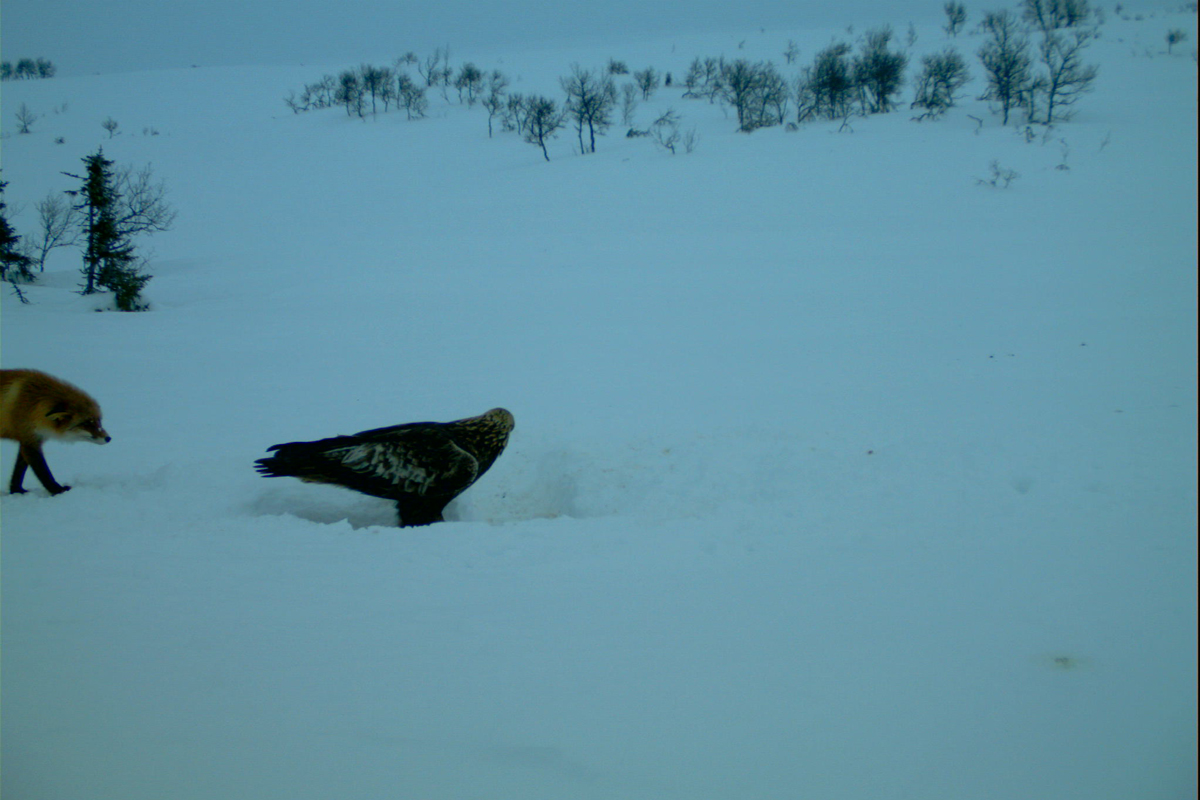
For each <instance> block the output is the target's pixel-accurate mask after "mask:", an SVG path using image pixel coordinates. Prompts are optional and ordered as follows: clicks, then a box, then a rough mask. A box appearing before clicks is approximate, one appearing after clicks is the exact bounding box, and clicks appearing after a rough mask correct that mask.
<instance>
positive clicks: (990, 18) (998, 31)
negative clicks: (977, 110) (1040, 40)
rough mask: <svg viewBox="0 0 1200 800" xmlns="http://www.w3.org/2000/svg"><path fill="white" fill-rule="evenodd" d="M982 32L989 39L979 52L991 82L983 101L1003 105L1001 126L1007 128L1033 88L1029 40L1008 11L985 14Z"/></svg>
mask: <svg viewBox="0 0 1200 800" xmlns="http://www.w3.org/2000/svg"><path fill="white" fill-rule="evenodd" d="M983 29H984V30H985V31H986V32H987V34H988V37H989V38H988V40H987V41H986V42H985V43H984V45H983V47H981V48H980V49H979V60H980V61H981V62H982V63H983V69H984V71H985V73H986V75H987V82H988V88H987V91H986V92H985V93H984V95H983V98H982V99H985V100H991V101H994V102H996V103H998V104H999V105H1000V110H1001V113H1002V114H1003V116H1004V119H1003V122H1002V123H1001V124H1004V125H1007V124H1008V114H1009V112H1010V111H1011V110H1012V109H1013V108H1015V107H1018V106H1020V105H1021V103H1022V102H1024V99H1025V98H1026V96H1027V95H1029V93H1030V92H1031V90H1032V87H1033V73H1032V71H1031V67H1032V65H1033V58H1032V57H1031V56H1030V54H1029V40H1028V39H1027V38H1025V35H1024V34H1023V33H1022V32H1021V24H1020V22H1019V21H1018V20H1017V18H1016V16H1015V15H1014V14H1012V13H1011V12H1009V11H1007V10H1005V11H999V12H994V13H988V14H985V15H984V18H983Z"/></svg>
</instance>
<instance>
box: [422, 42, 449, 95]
mask: <svg viewBox="0 0 1200 800" xmlns="http://www.w3.org/2000/svg"><path fill="white" fill-rule="evenodd" d="M449 65H450V48H449V47H439V48H437V49H436V50H434V51H433V55H431V56H429V57H428V58H426V59H425V61H423V62H421V63H419V64H417V73H418V74H420V76H421V77H422V78H424V79H425V86H426V88H430V89H431V88H433V87H434V86H437V85H438V84H439V83H440V82H441V81H442V78H443V77H445V75H446V71H447V70H448V69H449V68H450V66H449Z"/></svg>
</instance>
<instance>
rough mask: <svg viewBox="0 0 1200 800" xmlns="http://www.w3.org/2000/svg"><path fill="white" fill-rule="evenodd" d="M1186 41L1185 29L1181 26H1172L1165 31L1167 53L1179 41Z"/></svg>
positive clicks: (1168, 53)
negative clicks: (1172, 27)
mask: <svg viewBox="0 0 1200 800" xmlns="http://www.w3.org/2000/svg"><path fill="white" fill-rule="evenodd" d="M1186 41H1187V31H1185V30H1183V29H1182V28H1174V29H1172V30H1169V31H1167V55H1170V54H1171V50H1172V49H1173V48H1174V47H1175V45H1177V44H1179V43H1180V42H1186Z"/></svg>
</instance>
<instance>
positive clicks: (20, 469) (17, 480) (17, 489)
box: [8, 447, 28, 494]
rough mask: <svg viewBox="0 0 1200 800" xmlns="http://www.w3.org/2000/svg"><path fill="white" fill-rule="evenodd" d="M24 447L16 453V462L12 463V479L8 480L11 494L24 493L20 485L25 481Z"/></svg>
mask: <svg viewBox="0 0 1200 800" xmlns="http://www.w3.org/2000/svg"><path fill="white" fill-rule="evenodd" d="M24 450H25V448H24V447H22V448H21V450H20V451H19V452H18V453H17V463H16V464H14V465H13V474H12V480H10V481H9V482H8V490H9V491H10V492H12V493H13V494H25V489H24V488H23V487H22V486H21V484H22V483H24V482H25V467H26V466H28V465H27V464H26V463H25V453H24Z"/></svg>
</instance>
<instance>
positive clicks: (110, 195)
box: [70, 149, 150, 311]
mask: <svg viewBox="0 0 1200 800" xmlns="http://www.w3.org/2000/svg"><path fill="white" fill-rule="evenodd" d="M83 163H84V164H85V165H86V166H87V174H86V176H85V177H81V176H78V175H72V176H70V177H73V178H76V179H78V180H82V181H83V189H81V190H79V191H75V192H71V193H70V194H72V195H73V196H75V197H77V198H80V204H79V206H77V207H78V208H79V210H80V211H82V212H83V214H84V218H85V225H86V226H87V227H86V231H85V233H86V237H87V245H86V248H85V249H84V254H83V277H84V282H83V286H82V287H81V290H80V293H81V294H94V293H95V292H98V291H100V290H101V289H107V290H109V291H111V292H113V295H114V300H115V303H116V306H117V308H118V309H119V310H121V311H143V310H145V309H146V304H145V302H143V301H142V299H141V290H142V287H144V286H145V285H146V283H147V282H149V280H150V276H149V275H145V274H143V273H142V271H141V268H140V265H139V264H138V263H137V257H136V256H135V255H134V248H133V244H132V242H130V241H129V235H128V234H127V233H125V232H123V231H122V230H121V229H120V227H119V226H118V224H117V216H116V215H117V210H118V209H119V208H120V200H121V197H120V195H119V193H118V192H117V189H116V188H115V187H114V185H113V172H112V167H113V162H112V161H111V160H110V159H107V158H105V157H104V152H103V150H102V149H99V150H97V151H96V152H95V153H94V154H93V155H90V156H86V157H85V158H84V159H83Z"/></svg>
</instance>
